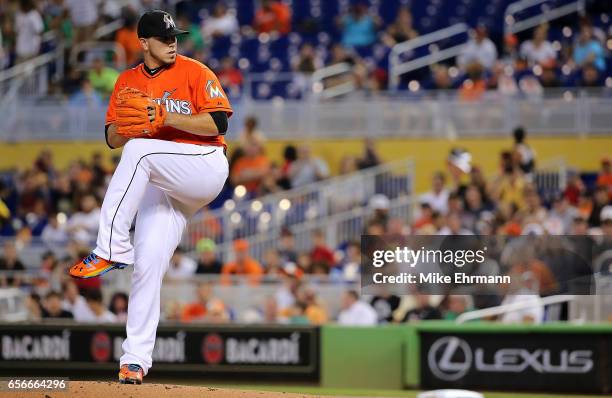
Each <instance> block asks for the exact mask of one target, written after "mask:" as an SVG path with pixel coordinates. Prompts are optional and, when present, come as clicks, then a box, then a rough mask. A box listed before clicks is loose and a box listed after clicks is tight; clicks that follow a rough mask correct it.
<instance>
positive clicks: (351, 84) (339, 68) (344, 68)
mask: <svg viewBox="0 0 612 398" xmlns="http://www.w3.org/2000/svg"><path fill="white" fill-rule="evenodd" d="M352 73H353V67H352V66H351V64H349V63H347V62H342V63H339V64H335V65H331V66H327V67H325V68H321V69H318V70H316V71H315V72H314V73H313V74H312V78H311V80H312V93H313V94H314V97H315V98H317V99H322V100H326V99H331V98H336V97H340V96H342V95H346V94H349V93H351V92H353V91H355V90H356V89H357V86H356V84H355V79H354V77H353V76H352ZM342 76H345V78H344V79H343V80H342V81H340V82H338V84H334V85H332V86H326V85H325V81H326V80H328V79H341V78H342Z"/></svg>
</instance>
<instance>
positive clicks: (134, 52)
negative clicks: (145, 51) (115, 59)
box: [73, 0, 142, 66]
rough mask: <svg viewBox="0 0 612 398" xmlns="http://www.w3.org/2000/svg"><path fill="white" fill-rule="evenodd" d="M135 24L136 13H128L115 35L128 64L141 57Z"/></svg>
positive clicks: (130, 64) (136, 20)
mask: <svg viewBox="0 0 612 398" xmlns="http://www.w3.org/2000/svg"><path fill="white" fill-rule="evenodd" d="M73 1H80V0H73ZM137 25H138V19H137V18H136V15H134V14H133V13H129V14H128V15H127V16H126V17H125V19H124V24H123V28H121V29H119V30H118V31H117V34H116V35H115V42H116V43H117V44H118V45H120V46H121V47H122V48H123V50H124V51H125V63H126V64H127V65H128V66H132V65H136V64H137V63H138V62H140V60H141V59H142V47H141V45H140V40H138V33H137V29H136V28H137Z"/></svg>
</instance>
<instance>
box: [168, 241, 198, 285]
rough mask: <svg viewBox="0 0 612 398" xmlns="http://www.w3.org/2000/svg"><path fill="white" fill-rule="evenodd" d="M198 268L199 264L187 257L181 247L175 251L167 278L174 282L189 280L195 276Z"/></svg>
mask: <svg viewBox="0 0 612 398" xmlns="http://www.w3.org/2000/svg"><path fill="white" fill-rule="evenodd" d="M197 268H198V263H196V262H195V260H193V259H192V258H190V257H188V256H186V255H185V254H184V252H183V249H181V248H180V247H179V248H177V249H176V250H175V252H174V255H173V256H172V258H171V259H170V265H169V267H168V271H166V277H167V278H169V279H174V280H184V279H189V278H190V277H192V276H193V275H194V274H195V272H196V269H197Z"/></svg>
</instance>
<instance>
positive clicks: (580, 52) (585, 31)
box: [573, 23, 606, 72]
mask: <svg viewBox="0 0 612 398" xmlns="http://www.w3.org/2000/svg"><path fill="white" fill-rule="evenodd" d="M573 61H574V64H575V65H576V66H577V67H578V68H582V67H584V66H585V65H587V64H593V65H594V66H595V68H597V70H598V71H600V72H603V71H604V70H605V68H606V60H605V51H604V48H603V46H602V45H601V43H600V42H599V41H597V39H595V38H594V37H593V26H592V25H590V24H586V23H585V24H582V26H581V27H580V36H579V38H578V42H577V43H576V46H575V47H574V57H573Z"/></svg>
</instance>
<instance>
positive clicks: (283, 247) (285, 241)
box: [278, 227, 298, 264]
mask: <svg viewBox="0 0 612 398" xmlns="http://www.w3.org/2000/svg"><path fill="white" fill-rule="evenodd" d="M278 254H279V255H280V257H281V261H282V262H283V263H287V262H292V263H296V264H297V262H298V254H297V250H296V249H295V237H294V236H293V233H292V232H291V230H290V229H289V228H287V227H283V228H282V229H281V232H280V237H279V242H278Z"/></svg>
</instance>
